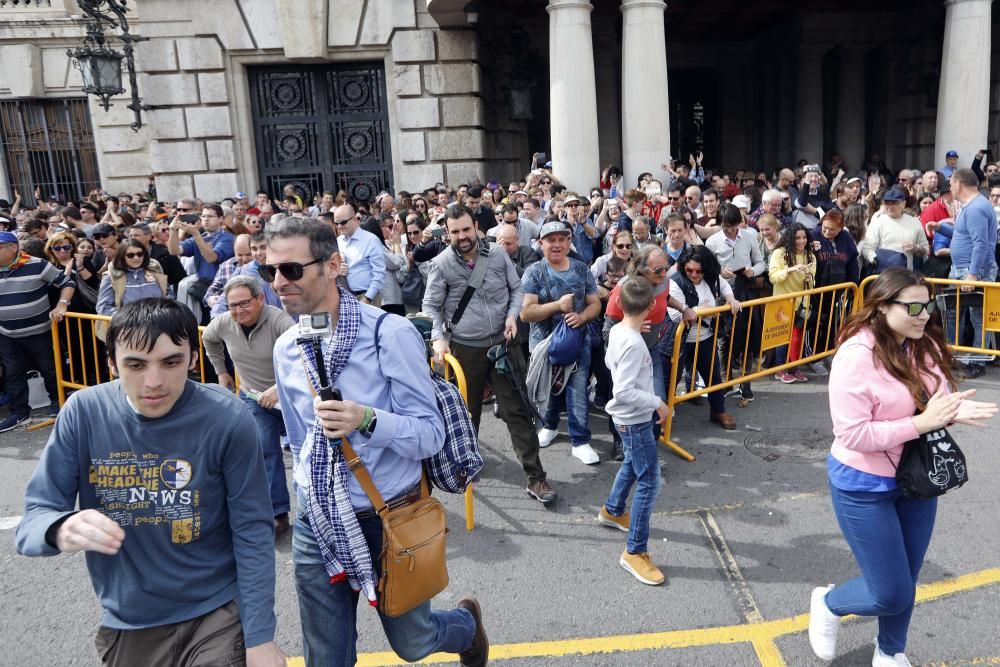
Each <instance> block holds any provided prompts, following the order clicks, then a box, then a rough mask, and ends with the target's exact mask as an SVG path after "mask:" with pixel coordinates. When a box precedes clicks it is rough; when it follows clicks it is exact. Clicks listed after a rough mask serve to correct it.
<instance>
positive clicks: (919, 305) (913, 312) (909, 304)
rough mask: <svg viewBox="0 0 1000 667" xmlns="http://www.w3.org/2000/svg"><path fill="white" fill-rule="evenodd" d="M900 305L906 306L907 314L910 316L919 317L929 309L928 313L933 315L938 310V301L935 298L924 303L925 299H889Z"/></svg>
mask: <svg viewBox="0 0 1000 667" xmlns="http://www.w3.org/2000/svg"><path fill="white" fill-rule="evenodd" d="M889 303H895V304H898V305H900V306H906V314H907V315H909V316H910V317H917V316H918V315H920V313H922V312H924V311H925V310H926V311H927V314H928V315H933V314H934V311H935V310H937V303H936V302H935V301H933V300H931V301H928V302H926V303H924V302H923V301H895V300H892V301H889Z"/></svg>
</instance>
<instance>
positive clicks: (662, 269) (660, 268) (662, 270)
mask: <svg viewBox="0 0 1000 667" xmlns="http://www.w3.org/2000/svg"><path fill="white" fill-rule="evenodd" d="M646 268H647V269H649V270H650V271H652V272H653V273H655V274H656V275H658V276H662V275H663V274H664V273H666V272H667V267H665V266H658V267H656V268H655V269H654V268H653V267H651V266H647V267H646Z"/></svg>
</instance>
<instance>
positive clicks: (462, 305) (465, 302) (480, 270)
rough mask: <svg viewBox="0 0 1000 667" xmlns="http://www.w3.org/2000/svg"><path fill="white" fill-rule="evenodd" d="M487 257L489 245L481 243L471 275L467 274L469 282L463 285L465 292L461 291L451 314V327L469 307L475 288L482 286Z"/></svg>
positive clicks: (487, 263)
mask: <svg viewBox="0 0 1000 667" xmlns="http://www.w3.org/2000/svg"><path fill="white" fill-rule="evenodd" d="M489 257H490V249H489V246H487V245H486V244H482V245H481V246H480V249H479V255H478V256H477V257H476V265H475V266H474V267H472V275H471V276H469V282H468V284H466V286H465V292H463V293H462V299H461V300H460V301H459V302H458V307H457V308H456V309H455V312H454V313H453V314H452V316H451V327H452V328H455V327H456V326H458V321H459V320H461V319H462V315H464V314H465V309H466V308H468V307H469V302H470V301H472V295H473V294H475V292H476V290H477V289H479V288H480V287H482V286H483V280H484V279H485V278H486V269H487V268H488V267H489V263H490V262H489Z"/></svg>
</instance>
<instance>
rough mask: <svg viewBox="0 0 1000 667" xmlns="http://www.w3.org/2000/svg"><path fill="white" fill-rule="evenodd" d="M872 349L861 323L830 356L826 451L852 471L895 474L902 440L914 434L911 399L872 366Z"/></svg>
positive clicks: (872, 340)
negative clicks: (829, 429)
mask: <svg viewBox="0 0 1000 667" xmlns="http://www.w3.org/2000/svg"><path fill="white" fill-rule="evenodd" d="M874 348H875V335H874V334H873V333H872V331H871V329H868V328H865V329H862V330H861V331H859V332H858V333H857V334H855V335H854V336H852V337H851V338H849V339H847V340H846V341H844V344H843V345H841V346H840V349H839V350H837V354H836V356H834V358H833V366H832V368H831V370H830V386H829V392H830V416H831V417H832V418H833V436H834V439H833V446H832V447H831V449H830V453H831V454H832V455H833V456H834V458H836V459H837V460H838V461H840V462H841V463H843V464H844V465H847V466H850V467H852V468H855V469H856V470H861V471H862V472H867V473H871V474H873V475H879V476H881V477H895V475H896V469H895V468H894V467H893V466H894V465H895V464H897V463H898V462H899V457H900V455H901V454H902V453H903V443H905V442H906V441H907V440H913V439H914V438H916V437H917V436H918V435H919V433H917V429H916V427H915V426H914V425H913V413H914V412H915V411H916V404H915V403H914V401H913V398H912V397H911V396H910V392H909V390H907V388H906V385H904V384H903V383H902V382H900V381H899V380H896V379H895V378H893V377H892V376H891V375H889V373H888V372H887V371H886V370H885V369H884V368H882V367H881V366H878V367H876V364H875V353H874ZM933 373H934V377H935V378H936V379H937V381H938V382H940V383H941V384H942V385H944V386H945V388H946V389H945V390H946V391H948V392H950V388H948V387H947V383H946V380H945V377H944V375H942V374H941V373H940V371H938V369H937V368H934V369H933ZM929 380H930V381H929ZM924 384H925V386H927V392H928V395H931V394H933V393H934V392H935V391H936V389H935V384H934V381H932V380H931V379H930V378H925V383H924ZM886 452H887V453H888V454H889V456H890V457H891V458H892V462H891V463H890V461H889V459H887V458H886V456H885V453H886Z"/></svg>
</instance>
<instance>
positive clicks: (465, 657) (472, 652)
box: [457, 598, 490, 667]
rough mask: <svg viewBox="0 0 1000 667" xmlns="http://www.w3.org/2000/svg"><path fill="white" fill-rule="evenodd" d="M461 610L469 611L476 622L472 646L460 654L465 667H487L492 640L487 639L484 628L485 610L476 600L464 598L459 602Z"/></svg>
mask: <svg viewBox="0 0 1000 667" xmlns="http://www.w3.org/2000/svg"><path fill="white" fill-rule="evenodd" d="M457 606H458V608H459V609H467V610H468V611H469V613H470V614H472V618H473V620H475V621H476V633H475V634H474V635H473V636H472V646H470V647H469V648H468V649H466V650H464V651H462V652H461V653H459V654H458V659H459V661H460V664H461V665H462V666H463V667H486V663H487V662H489V659H490V640H489V639H487V638H486V630H485V629H484V628H483V610H482V609H480V608H479V601H478V600H476V598H462V599H461V600H459V602H458V605H457Z"/></svg>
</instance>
